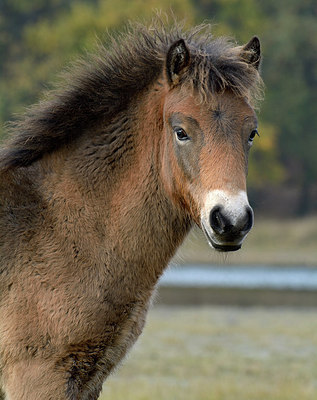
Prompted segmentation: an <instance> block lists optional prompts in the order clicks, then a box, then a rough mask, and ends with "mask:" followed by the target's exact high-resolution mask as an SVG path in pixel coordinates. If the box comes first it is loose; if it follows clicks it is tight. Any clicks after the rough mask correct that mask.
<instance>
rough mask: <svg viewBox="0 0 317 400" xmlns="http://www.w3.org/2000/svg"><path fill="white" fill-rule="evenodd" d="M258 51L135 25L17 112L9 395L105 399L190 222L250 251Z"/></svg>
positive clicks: (8, 265) (10, 213)
mask: <svg viewBox="0 0 317 400" xmlns="http://www.w3.org/2000/svg"><path fill="white" fill-rule="evenodd" d="M259 62H260V44H259V40H258V39H257V38H256V37H254V38H253V39H251V41H250V42H249V43H248V44H246V45H245V46H240V47H235V46H234V45H233V44H231V43H230V42H229V41H228V40H225V39H223V38H222V39H213V38H212V37H211V36H210V35H208V34H205V33H204V31H202V30H201V28H199V29H194V30H192V31H189V32H181V31H180V30H179V29H178V28H177V27H175V28H171V30H170V31H166V30H165V29H164V28H162V27H157V28H155V29H154V28H151V29H147V28H146V27H142V26H139V25H137V26H135V27H132V28H131V29H130V31H129V33H127V34H126V36H125V37H124V38H121V41H120V42H119V43H113V45H112V47H111V48H110V49H105V48H103V49H101V50H100V51H99V54H98V55H97V56H93V57H92V59H91V60H90V61H89V62H86V63H82V65H81V66H80V67H77V69H76V68H75V70H74V71H73V72H72V73H71V74H69V75H68V77H67V79H66V81H67V83H65V84H64V86H63V88H60V89H58V90H56V91H54V92H53V93H52V94H51V95H50V96H49V97H48V98H47V99H46V100H45V101H43V102H42V103H40V104H38V105H36V106H35V107H33V108H32V109H31V110H30V111H29V112H28V113H27V114H26V115H25V116H24V117H23V119H21V120H20V122H18V123H16V125H15V127H14V132H13V133H12V135H11V139H10V141H9V142H8V143H7V144H6V146H5V147H4V148H3V149H2V150H1V153H0V274H1V281H0V293H1V296H0V321H1V322H0V362H1V364H0V365H1V374H2V378H1V383H2V387H3V392H4V393H5V395H6V397H5V398H6V399H9V400H26V399H28V400H30V399H31V400H44V399H45V400H50V399H51V400H53V399H54V400H66V399H67V400H88V399H90V400H95V399H97V398H98V396H99V394H100V392H101V388H102V383H103V381H104V380H105V378H106V377H107V376H108V375H109V373H110V372H111V370H112V369H113V367H114V366H116V365H117V364H118V363H119V362H120V360H121V359H122V358H123V357H124V355H125V354H126V352H127V350H128V349H129V348H130V347H131V346H132V344H133V343H134V342H135V340H136V339H137V337H138V336H139V335H140V333H141V331H142V328H143V325H144V321H145V316H146V313H147V309H148V306H149V303H150V299H151V295H152V293H153V291H154V290H155V286H156V283H157V281H158V278H159V277H160V275H161V274H162V272H163V270H164V268H165V267H166V265H167V263H168V261H169V260H170V258H171V257H172V256H173V254H174V253H175V251H176V249H177V247H178V246H179V245H180V244H181V242H182V241H183V239H184V237H185V235H186V234H187V232H188V231H189V229H190V227H191V226H192V225H193V224H194V223H195V224H197V225H199V226H200V227H201V228H202V230H203V231H204V233H205V235H206V238H207V240H208V242H209V243H210V245H211V246H212V247H214V248H216V249H217V250H219V251H234V250H238V249H239V248H240V247H241V243H242V241H243V239H244V238H245V236H246V234H247V233H248V232H249V230H250V229H251V227H252V219H253V213H252V209H251V208H250V206H249V203H248V200H247V195H246V174H247V159H248V152H249V149H250V147H251V145H252V142H253V140H254V138H255V136H256V134H257V120H256V116H255V113H254V110H253V108H252V104H253V101H254V99H255V97H257V95H258V94H259V90H260V86H261V79H260V77H259V73H258V66H259ZM3 398H4V397H3Z"/></svg>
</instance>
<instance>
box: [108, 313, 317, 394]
mask: <svg viewBox="0 0 317 400" xmlns="http://www.w3.org/2000/svg"><path fill="white" fill-rule="evenodd" d="M119 399H120V400H123V399H124V400H148V399H151V400H316V399H317V312H316V309H315V310H313V309H311V310H309V309H306V310H305V309H304V310H303V309H297V310H296V309H281V308H280V309H264V308H262V309H261V308H237V307H228V308H225V307H215V306H210V307H204V308H198V307H197V308H184V307H174V308H168V307H155V308H153V309H152V310H151V311H150V314H149V318H148V323H147V326H146V328H145V331H144V333H143V335H142V337H141V339H140V340H139V341H138V343H137V344H136V346H135V347H134V348H133V350H132V351H131V353H130V355H129V357H128V359H126V360H125V362H124V365H123V366H122V367H121V368H120V369H119V371H117V373H115V374H114V375H113V376H111V377H110V378H109V379H108V381H107V383H106V385H105V386H104V391H103V393H102V396H101V397H100V400H119Z"/></svg>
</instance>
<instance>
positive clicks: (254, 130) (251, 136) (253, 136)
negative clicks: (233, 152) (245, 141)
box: [249, 129, 260, 143]
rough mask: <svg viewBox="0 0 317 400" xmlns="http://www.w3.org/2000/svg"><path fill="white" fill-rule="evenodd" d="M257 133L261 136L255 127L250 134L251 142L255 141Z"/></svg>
mask: <svg viewBox="0 0 317 400" xmlns="http://www.w3.org/2000/svg"><path fill="white" fill-rule="evenodd" d="M255 135H258V136H260V135H259V132H258V130H257V129H253V131H252V132H251V134H250V136H249V143H252V142H253V139H254V138H255Z"/></svg>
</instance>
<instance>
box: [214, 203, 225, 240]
mask: <svg viewBox="0 0 317 400" xmlns="http://www.w3.org/2000/svg"><path fill="white" fill-rule="evenodd" d="M210 226H211V227H212V229H213V230H214V232H215V233H217V234H218V235H220V234H222V233H223V232H224V230H225V228H226V226H227V219H226V218H225V216H224V215H223V214H221V208H220V207H219V206H216V207H214V208H213V209H212V210H211V212H210Z"/></svg>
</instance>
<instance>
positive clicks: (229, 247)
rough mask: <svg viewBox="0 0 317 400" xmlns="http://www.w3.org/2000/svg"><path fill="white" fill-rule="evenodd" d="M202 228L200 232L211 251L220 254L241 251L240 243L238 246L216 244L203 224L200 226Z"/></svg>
mask: <svg viewBox="0 0 317 400" xmlns="http://www.w3.org/2000/svg"><path fill="white" fill-rule="evenodd" d="M201 226H202V231H203V232H204V234H205V236H206V239H207V242H208V244H209V246H210V247H211V248H213V249H215V250H216V251H218V252H220V253H226V252H229V251H237V250H240V249H241V245H242V244H241V243H238V244H233V243H222V244H221V243H216V242H215V241H214V240H213V239H212V238H211V237H210V235H209V233H208V231H207V229H206V228H205V227H204V225H203V224H201Z"/></svg>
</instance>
